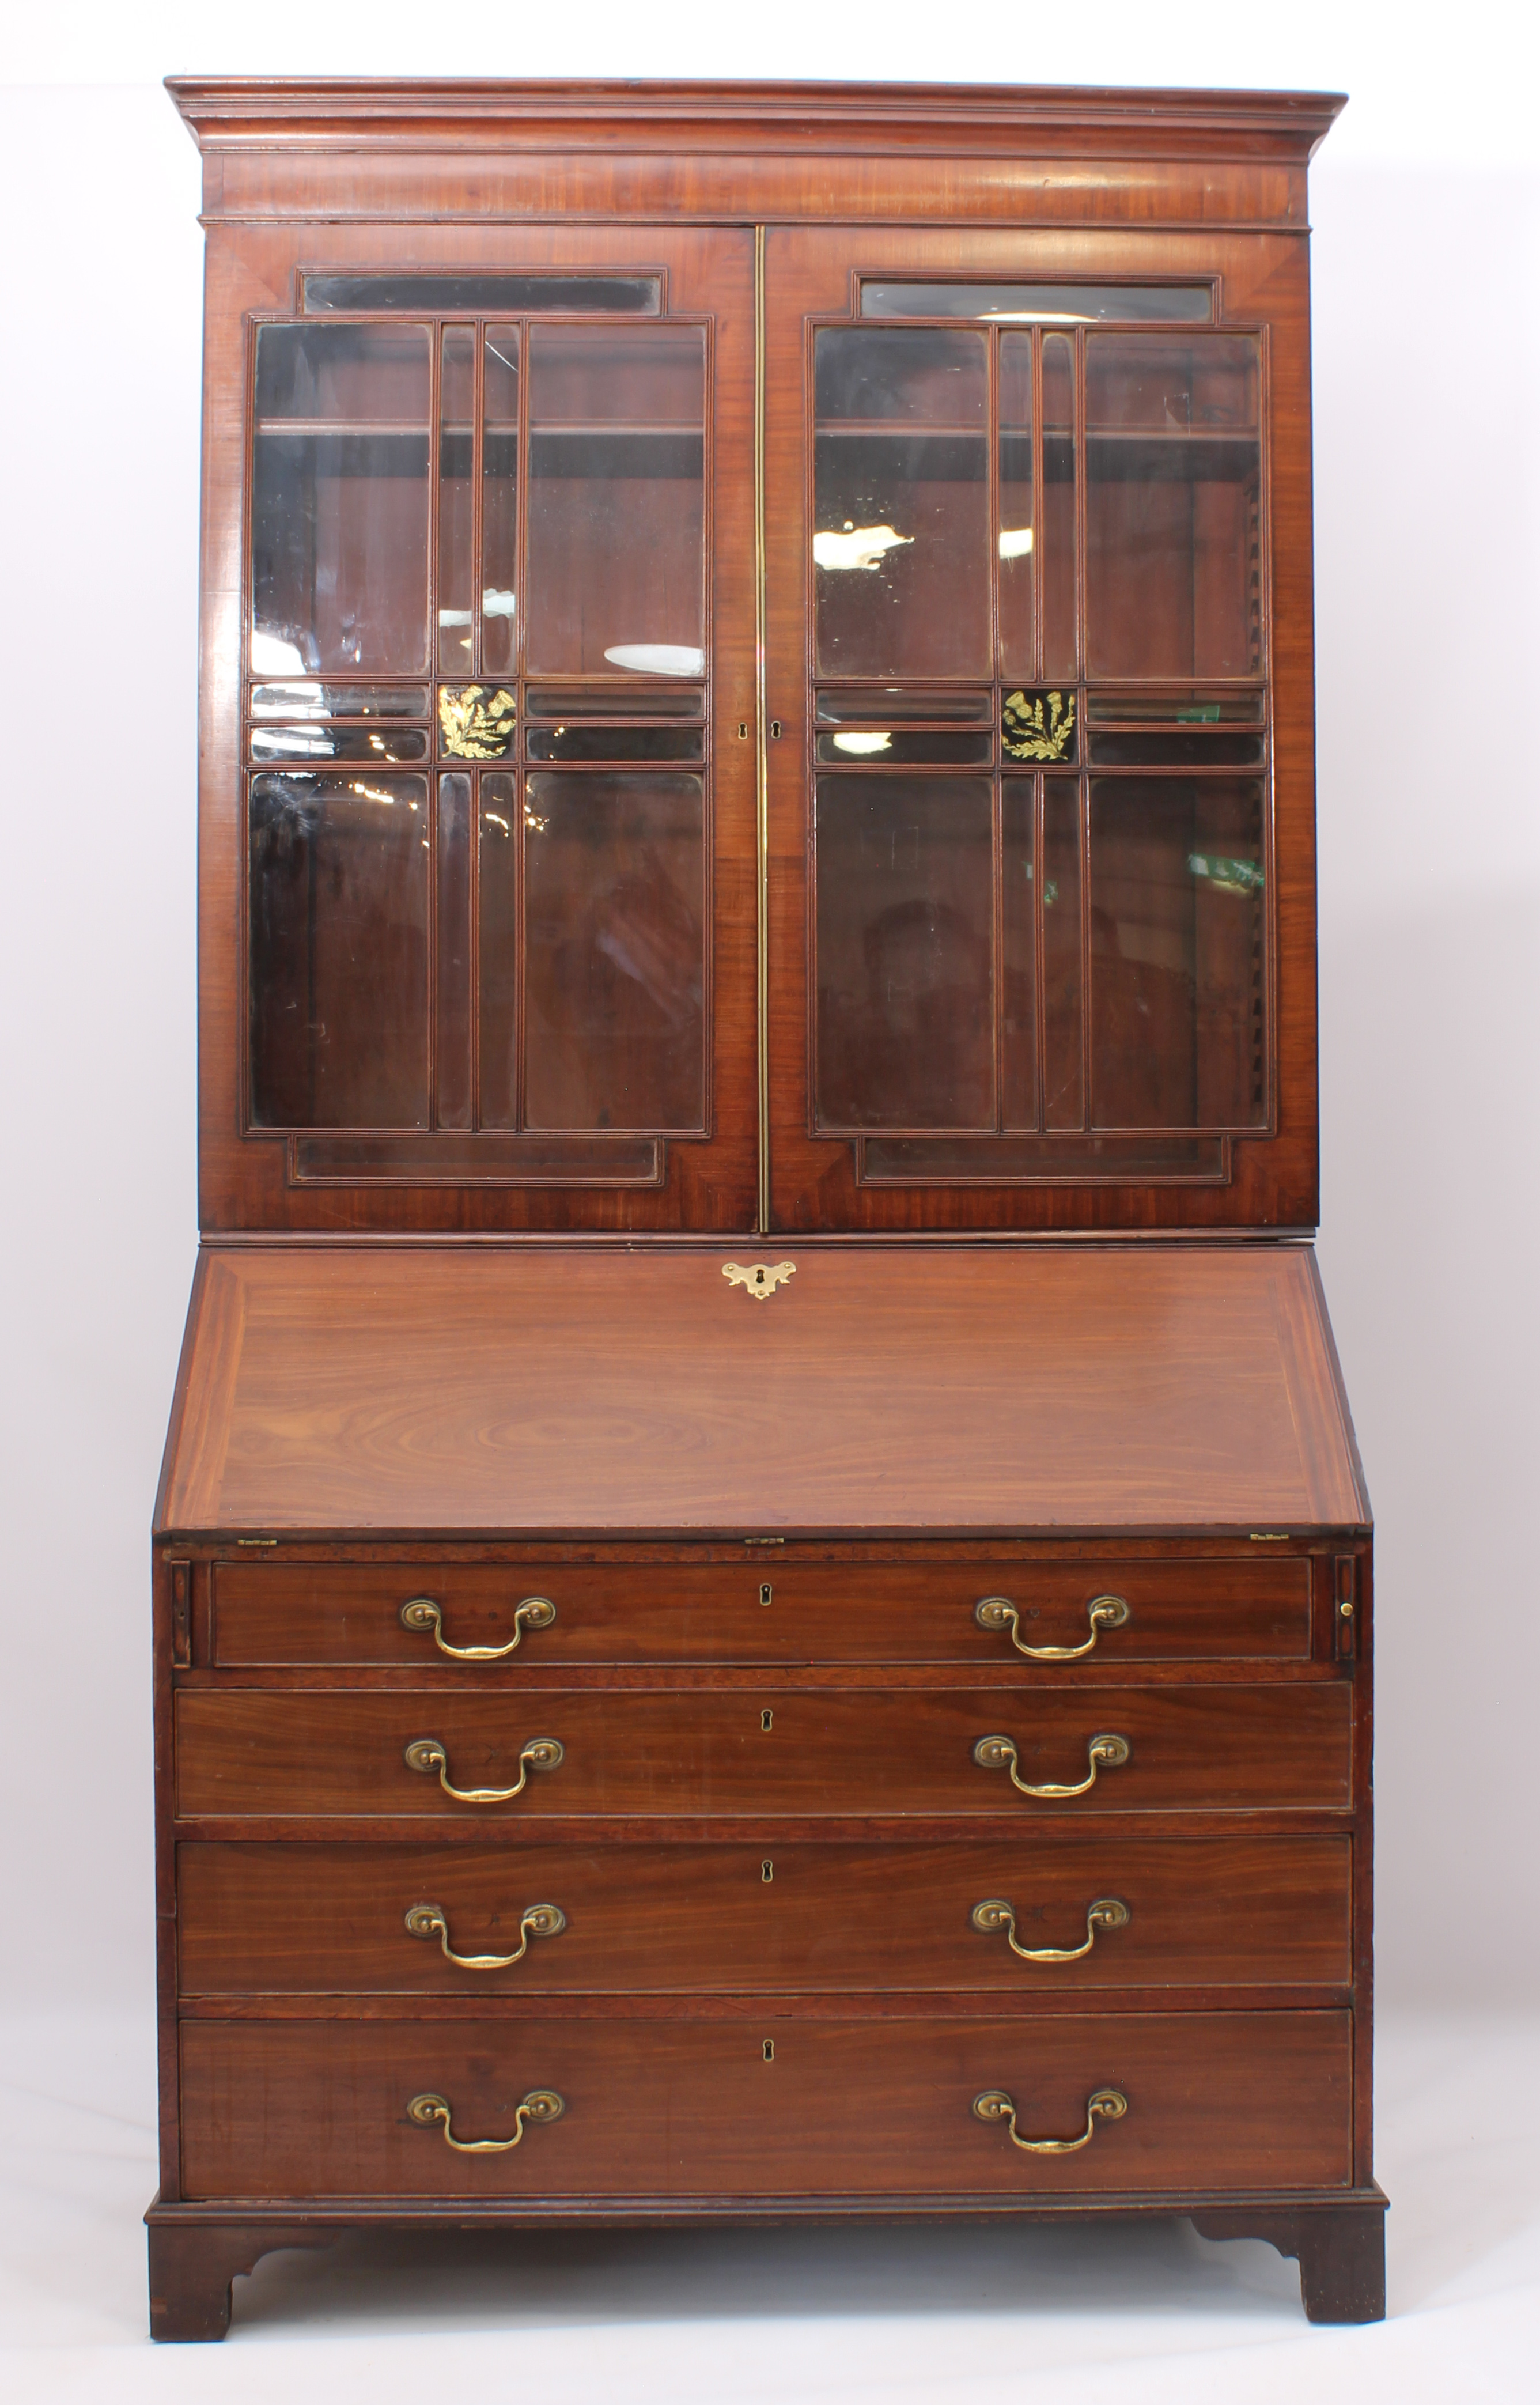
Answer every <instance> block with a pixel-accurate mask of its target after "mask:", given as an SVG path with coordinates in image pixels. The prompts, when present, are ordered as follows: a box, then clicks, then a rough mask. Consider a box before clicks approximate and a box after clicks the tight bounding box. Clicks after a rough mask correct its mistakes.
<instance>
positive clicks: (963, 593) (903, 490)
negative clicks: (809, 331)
mask: <svg viewBox="0 0 1540 2405" xmlns="http://www.w3.org/2000/svg"><path fill="white" fill-rule="evenodd" d="M817 342H818V348H817V361H816V407H817V428H816V433H815V442H814V484H815V498H814V530H813V539H812V541H813V559H814V565H815V570H816V620H817V651H818V664H819V673H820V674H822V675H826V676H830V675H835V676H853V677H884V676H895V677H917V676H918V677H924V676H986V675H987V674H988V660H989V558H988V544H989V499H988V452H987V441H988V435H987V422H986V413H987V338H986V337H985V336H984V335H982V334H973V333H947V332H931V331H923V330H921V329H919V328H915V329H912V330H910V329H904V330H903V331H887V330H878V329H876V328H875V327H866V326H854V327H844V326H839V327H826V328H824V329H822V330H821V331H819V335H818V338H817Z"/></svg>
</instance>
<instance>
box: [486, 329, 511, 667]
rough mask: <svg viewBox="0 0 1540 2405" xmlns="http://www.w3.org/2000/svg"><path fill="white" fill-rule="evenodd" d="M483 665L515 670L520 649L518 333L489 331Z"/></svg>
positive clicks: (487, 338)
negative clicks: (517, 606)
mask: <svg viewBox="0 0 1540 2405" xmlns="http://www.w3.org/2000/svg"><path fill="white" fill-rule="evenodd" d="M482 414H483V426H482V663H483V667H484V668H485V669H486V672H487V674H488V675H489V676H497V675H500V674H501V673H503V672H504V671H505V670H507V669H510V668H512V666H513V663H514V657H515V654H516V652H517V648H518V627H517V625H516V623H515V618H514V606H515V605H514V594H515V587H516V585H517V584H518V565H519V550H518V499H519V330H518V328H517V326H491V327H489V328H488V329H487V335H486V348H485V352H484V356H483V366H482Z"/></svg>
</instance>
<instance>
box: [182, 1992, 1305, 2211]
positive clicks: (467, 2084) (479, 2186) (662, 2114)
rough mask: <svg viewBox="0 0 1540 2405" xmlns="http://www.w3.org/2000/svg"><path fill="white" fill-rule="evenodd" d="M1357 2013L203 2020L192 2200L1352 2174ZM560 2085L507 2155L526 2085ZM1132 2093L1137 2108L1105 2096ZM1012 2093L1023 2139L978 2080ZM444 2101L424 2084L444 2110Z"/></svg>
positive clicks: (874, 2191) (824, 2192) (1224, 2182)
mask: <svg viewBox="0 0 1540 2405" xmlns="http://www.w3.org/2000/svg"><path fill="white" fill-rule="evenodd" d="M1350 2027H1351V2016H1350V2015H1349V2014H1347V2013H1345V2012H1305V2013H1277V2012H1267V2013H1234V2014H1224V2013H1198V2014H1165V2015H1162V2014H1127V2015H1123V2016H1109V2017H1104V2018H1097V2017H1095V2016H1089V2015H1081V2014H1056V2015H1052V2016H1038V2017H1026V2018H1024V2017H1022V2016H1021V2015H1019V2014H1018V2015H1015V2016H1013V2017H1012V2018H1009V2019H1005V2020H1000V2021H992V2020H976V2021H968V2022H959V2021H955V2020H951V2021H948V2020H934V2021H925V2020H915V2019H912V2020H907V2021H891V2020H889V2021H882V2022H874V2021H861V2020H834V2021H816V2020H790V2019H778V2020H777V2019H776V2018H773V2017H770V2016H766V2017H764V2018H762V2019H755V2020H752V2021H749V2020H742V2021H732V2022H724V2021H721V2020H717V2021H681V2020H677V2019H676V2020H656V2021H648V2020H640V2019H630V2020H601V2021H581V2020H575V2019H573V2018H570V2017H567V2018H562V2019H553V2020H521V2021H518V2022H506V2021H505V2022H498V2021H481V2022H469V2023H467V2022H451V2021H436V2022H427V2023H423V2024H421V2025H418V2026H413V2025H412V2024H410V2023H402V2022H381V2021H347V2020H329V2021H308V2022H307V2021H301V2022H293V2021H290V2022H283V2023H271V2022H270V2023H265V2024H264V2023H261V2022H230V2021H226V2022H214V2021H204V2022H197V2021H184V2023H183V2024H182V2031H181V2043H182V2106H183V2117H182V2176H183V2186H184V2194H185V2195H186V2196H187V2197H188V2198H189V2199H190V2200H199V2199H207V2198H216V2197H230V2196H240V2197H247V2198H277V2197H296V2198H298V2197H329V2196H349V2197H357V2196H392V2197H416V2196H421V2197H437V2196H444V2197H459V2198H474V2199H477V2200H480V2201H494V2202H495V2201H498V2200H502V2199H506V2200H509V2201H516V2200H521V2199H524V2200H530V2201H536V2200H542V2199H544V2200H551V2201H555V2200H557V2199H560V2198H562V2197H571V2198H580V2197H589V2198H593V2197H637V2198H663V2197H677V2198H679V2197H691V2196H701V2197H708V2196H712V2195H718V2196H726V2195H732V2196H739V2197H742V2196H786V2197H794V2196H802V2197H817V2196H820V2195H821V2196H839V2195H862V2194H864V2195H872V2196H902V2195H912V2196H917V2197H924V2196H927V2195H930V2196H945V2195H951V2196H978V2197H981V2198H988V2199H991V2200H996V2199H998V2200H1005V2199H1009V2198H1012V2197H1021V2198H1028V2197H1033V2196H1040V2195H1065V2194H1071V2195H1076V2194H1109V2193H1118V2192H1123V2193H1127V2194H1138V2193H1140V2192H1141V2191H1150V2190H1159V2189H1177V2190H1181V2189H1183V2188H1210V2187H1246V2188H1248V2189H1256V2188H1270V2187H1279V2188H1289V2187H1316V2186H1324V2185H1333V2186H1339V2185H1345V2184H1346V2183H1347V2182H1348V2180H1349V2178H1350V2176H1351V2145H1350V2123H1351V2071H1350V2052H1349V2032H1350ZM541 2091H546V2092H553V2093H554V2094H555V2095H557V2096H559V2097H560V2098H561V2100H562V2103H563V2106H564V2109H563V2111H562V2113H561V2115H560V2117H559V2118H556V2119H552V2120H548V2121H545V2122H543V2123H542V2122H541V2121H539V2120H538V2119H536V2118H534V2117H530V2118H529V2119H527V2120H526V2121H525V2122H524V2124H523V2125H522V2128H523V2135H522V2138H521V2141H520V2143H519V2144H518V2145H516V2146H514V2147H512V2148H511V2149H510V2150H509V2151H507V2152H505V2153H499V2154H460V2153H457V2152H455V2150H454V2149H453V2148H452V2147H451V2146H450V2145H449V2144H448V2143H447V2140H446V2136H445V2132H444V2126H443V2123H442V2121H441V2120H439V2119H434V2118H431V2117H429V2118H424V2119H422V2120H415V2119H413V2116H412V2114H411V2112H410V2110H409V2107H410V2106H411V2105H412V2103H413V2101H414V2100H415V2099H417V2098H419V2097H430V2098H437V2099H439V2100H441V2104H442V2106H443V2107H444V2109H445V2110H446V2111H447V2114H448V2127H449V2131H450V2132H451V2134H453V2135H454V2136H455V2138H456V2139H459V2140H462V2141H470V2142H475V2141H479V2140H483V2139H499V2138H503V2139H506V2138H507V2137H509V2136H511V2134H512V2133H513V2132H514V2131H515V2130H516V2129H517V2128H519V2127H520V2126H521V2124H520V2123H519V2121H518V2118H517V2116H518V2110H519V2107H520V2105H521V2103H522V2102H523V2100H524V2099H525V2097H526V2096H530V2095H534V2094H539V2092H541ZM1108 2091H1111V2092H1112V2093H1113V2094H1114V2095H1115V2096H1120V2097H1122V2098H1123V2099H1124V2100H1125V2102H1126V2105H1127V2110H1126V2111H1125V2112H1124V2113H1123V2114H1122V2116H1121V2117H1117V2118H1113V2117H1111V2116H1101V2115H1098V2116H1096V2117H1089V2116H1088V2110H1087V2107H1088V2100H1089V2099H1090V2098H1091V2097H1092V2096H1093V2095H1096V2094H1099V2093H1106V2092H1108ZM991 2092H993V2093H1000V2092H1003V2093H1004V2094H1005V2095H1007V2096H1008V2097H1009V2098H1010V2099H1011V2100H1012V2102H1013V2103H1014V2105H1015V2116H1016V2122H1015V2126H1016V2130H1017V2132H1018V2134H1019V2135H1020V2136H1021V2137H1023V2138H1031V2139H1040V2138H1048V2139H1057V2140H1065V2139H1069V2138H1072V2137H1076V2136H1079V2135H1081V2134H1082V2133H1083V2132H1084V2131H1085V2128H1086V2127H1087V2126H1089V2127H1090V2128H1091V2130H1092V2135H1091V2137H1090V2140H1089V2142H1088V2144H1086V2145H1084V2146H1082V2147H1080V2148H1078V2149H1077V2150H1076V2151H1075V2152H1073V2153H1063V2154H1040V2153H1029V2152H1026V2151H1023V2150H1021V2149H1020V2148H1018V2147H1017V2146H1016V2145H1014V2144H1013V2142H1012V2138H1011V2135H1010V2131H1009V2127H1008V2124H1007V2123H1006V2122H1005V2121H1004V2120H1003V2119H992V2120H991V2119H984V2118H981V2117H978V2116H976V2115H975V2113H974V2111H973V2100H974V2099H975V2097H978V2096H979V2095H981V2094H987V2093H991ZM422 2109H424V2110H425V2111H426V2110H427V2108H422Z"/></svg>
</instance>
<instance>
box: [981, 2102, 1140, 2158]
mask: <svg viewBox="0 0 1540 2405" xmlns="http://www.w3.org/2000/svg"><path fill="white" fill-rule="evenodd" d="M1127 2109H1128V2100H1127V2096H1121V2095H1119V2093H1118V2091H1117V2089H1115V2088H1099V2089H1096V2091H1095V2092H1094V2094H1092V2095H1090V2096H1087V2098H1086V2099H1085V2128H1084V2130H1082V2131H1081V2133H1080V2135H1079V2137H1078V2138H1024V2137H1022V2135H1021V2134H1020V2132H1019V2131H1018V2130H1017V2128H1016V2108H1015V2104H1013V2103H1012V2102H1011V2099H1010V2098H1009V2096H1007V2095H1006V2093H1005V2090H1004V2089H1003V2088H987V2089H985V2091H984V2093H983V2095H982V2096H975V2097H974V2099H973V2111H974V2114H975V2115H976V2116H977V2117H978V2119H979V2120H981V2121H1003V2122H1004V2123H1005V2124H1006V2135H1007V2136H1008V2137H1009V2139H1010V2141H1011V2144H1012V2145H1013V2146H1019V2147H1020V2148H1021V2151H1022V2153H1023V2154H1024V2155H1078V2154H1079V2152H1080V2150H1081V2148H1082V2146H1088V2145H1090V2143H1091V2140H1092V2138H1093V2137H1094V2136H1095V2134H1096V2125H1097V2122H1098V2121H1099V2120H1103V2121H1121V2120H1122V2118H1123V2116H1124V2115H1125V2113H1127Z"/></svg>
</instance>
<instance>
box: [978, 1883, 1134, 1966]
mask: <svg viewBox="0 0 1540 2405" xmlns="http://www.w3.org/2000/svg"><path fill="white" fill-rule="evenodd" d="M1132 1918H1133V1916H1132V1914H1131V1913H1130V1912H1129V1910H1128V1907H1127V1905H1126V1904H1125V1903H1124V1902H1123V1899H1122V1898H1121V1896H1115V1895H1099V1896H1098V1898H1097V1900H1096V1902H1095V1904H1092V1905H1087V1906H1086V1908H1085V1945H1084V1946H1022V1945H1020V1944H1018V1943H1017V1939H1016V1916H1015V1906H1014V1905H1010V1904H1007V1902H1006V1901H1005V1898H1004V1897H1003V1896H1000V1895H991V1896H987V1897H986V1898H985V1900H984V1902H983V1903H982V1904H975V1905H974V1906H973V1910H972V1912H971V1913H970V1914H969V1915H968V1919H969V1922H970V1924H971V1925H972V1927H973V1928H974V1929H977V1930H981V1931H982V1932H983V1933H984V1934H985V1935H986V1936H990V1935H992V1934H993V1933H994V1932H995V1931H996V1930H997V1929H1003V1930H1004V1932H1005V1942H1006V1944H1007V1945H1008V1946H1009V1948H1010V1949H1011V1951H1012V1953H1013V1954H1016V1955H1019V1956H1020V1958H1021V1960H1022V1962H1082V1961H1084V1959H1085V1956H1086V1955H1087V1954H1088V1953H1089V1952H1090V1950H1091V1948H1092V1947H1093V1946H1094V1945H1095V1944H1096V1941H1097V1932H1098V1931H1099V1930H1101V1929H1127V1926H1128V1923H1129V1921H1130V1920H1131V1919H1132Z"/></svg>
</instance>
